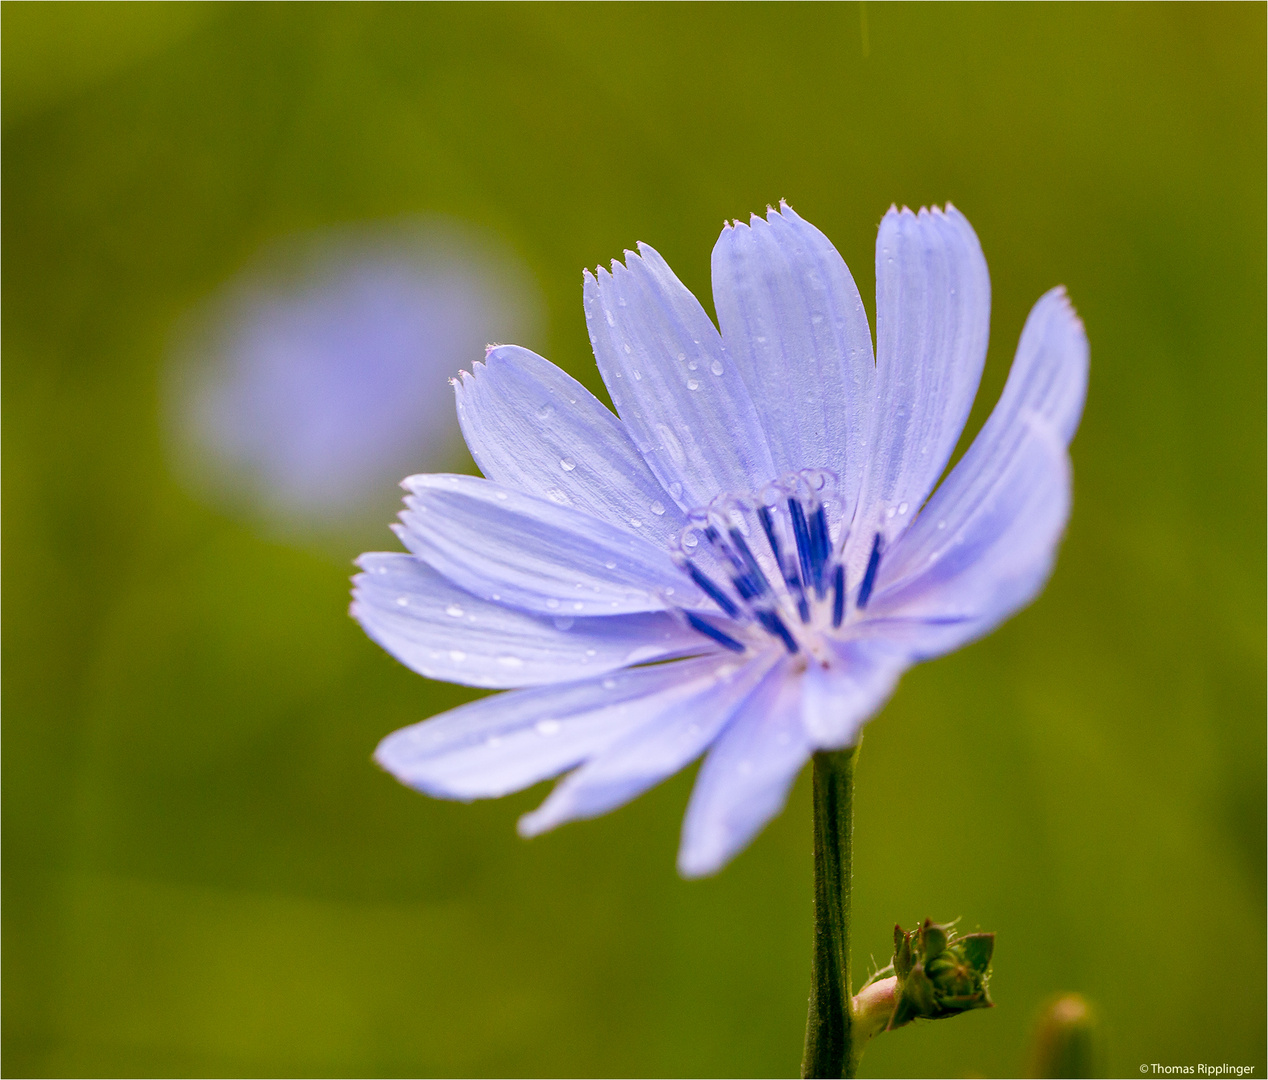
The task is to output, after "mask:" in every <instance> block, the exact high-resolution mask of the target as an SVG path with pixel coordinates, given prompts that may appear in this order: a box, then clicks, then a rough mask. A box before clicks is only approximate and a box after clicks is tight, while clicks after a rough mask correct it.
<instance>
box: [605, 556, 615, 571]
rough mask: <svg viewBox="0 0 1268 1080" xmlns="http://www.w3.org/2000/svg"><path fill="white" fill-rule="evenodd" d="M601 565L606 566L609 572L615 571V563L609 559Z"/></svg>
mask: <svg viewBox="0 0 1268 1080" xmlns="http://www.w3.org/2000/svg"><path fill="white" fill-rule="evenodd" d="M603 565H604V566H606V567H607V568H608V569H609V570H615V569H616V563H614V562H613V561H612V560H611V559H609V560H608V561H607V562H605V563H604V564H603Z"/></svg>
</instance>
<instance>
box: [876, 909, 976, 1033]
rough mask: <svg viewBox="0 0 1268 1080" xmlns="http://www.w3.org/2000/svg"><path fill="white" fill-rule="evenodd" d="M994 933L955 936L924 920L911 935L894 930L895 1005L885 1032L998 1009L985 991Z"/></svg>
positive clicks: (941, 927)
mask: <svg viewBox="0 0 1268 1080" xmlns="http://www.w3.org/2000/svg"><path fill="white" fill-rule="evenodd" d="M994 950H995V935H994V934H965V935H964V936H963V937H959V936H957V935H956V933H955V930H954V928H953V927H952V926H951V925H950V924H946V925H940V924H938V923H935V922H933V921H932V920H931V919H926V920H925V921H924V923H923V925H921V926H920V927H918V928H917V929H915V930H913V931H911V932H910V933H908V932H906V931H904V930H903V928H902V927H901V926H895V927H894V974H895V975H896V976H897V978H898V987H897V993H896V995H895V997H896V999H897V1004H896V1005H895V1007H894V1014H893V1016H891V1017H890V1020H889V1027H888V1028H887V1030H891V1031H892V1030H893V1029H894V1028H900V1027H902V1026H903V1025H904V1024H909V1023H911V1021H912V1020H915V1019H916V1018H917V1017H924V1018H926V1019H929V1020H939V1019H941V1018H943V1017H945V1016H954V1015H955V1014H956V1013H962V1012H966V1011H968V1010H969V1009H989V1008H991V1007H992V1005H994V1002H992V1001H991V998H990V994H989V993H988V991H987V983H988V981H989V979H990V967H991V954H992V953H993V952H994Z"/></svg>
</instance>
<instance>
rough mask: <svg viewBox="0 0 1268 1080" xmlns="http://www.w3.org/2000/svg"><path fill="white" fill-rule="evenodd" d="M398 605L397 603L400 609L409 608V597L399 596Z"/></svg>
mask: <svg viewBox="0 0 1268 1080" xmlns="http://www.w3.org/2000/svg"><path fill="white" fill-rule="evenodd" d="M396 603H397V604H398V605H399V606H400V607H409V597H408V596H398V597H397V598H396Z"/></svg>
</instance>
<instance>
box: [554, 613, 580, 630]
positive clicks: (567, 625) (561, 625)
mask: <svg viewBox="0 0 1268 1080" xmlns="http://www.w3.org/2000/svg"><path fill="white" fill-rule="evenodd" d="M576 621H577V620H576V619H574V618H573V617H572V616H571V615H556V616H555V629H556V630H571V629H572V624H573V623H574V622H576Z"/></svg>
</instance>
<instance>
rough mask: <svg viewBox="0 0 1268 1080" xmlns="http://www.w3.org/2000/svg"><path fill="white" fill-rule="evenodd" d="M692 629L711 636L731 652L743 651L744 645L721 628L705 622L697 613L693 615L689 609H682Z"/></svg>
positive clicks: (708, 636)
mask: <svg viewBox="0 0 1268 1080" xmlns="http://www.w3.org/2000/svg"><path fill="white" fill-rule="evenodd" d="M683 614H684V615H686V616H687V622H689V623H690V624H691V626H692V628H693V629H695V630H699V631H700V633H702V634H704V636H705V637H707V638H712V639H713V640H714V641H716V642H717V643H718V644H719V645H721V646H722V647H723V648H726V649H730V650H731V651H732V652H743V651H744V646H743V645H741V644H740V643H739V642H738V641H736V640H735V638H733V637H732V636H731V635H730V634H728V633H726V632H725V631H723V630H719V629H718V628H717V627H716V626H714V625H713V624H712V623H707V622H705V621H704V619H702V618H700V616H699V615H695V614H693V613H692V612H690V611H684V612H683Z"/></svg>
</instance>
